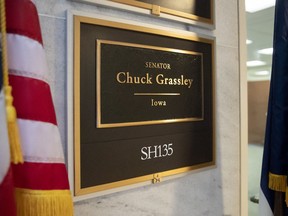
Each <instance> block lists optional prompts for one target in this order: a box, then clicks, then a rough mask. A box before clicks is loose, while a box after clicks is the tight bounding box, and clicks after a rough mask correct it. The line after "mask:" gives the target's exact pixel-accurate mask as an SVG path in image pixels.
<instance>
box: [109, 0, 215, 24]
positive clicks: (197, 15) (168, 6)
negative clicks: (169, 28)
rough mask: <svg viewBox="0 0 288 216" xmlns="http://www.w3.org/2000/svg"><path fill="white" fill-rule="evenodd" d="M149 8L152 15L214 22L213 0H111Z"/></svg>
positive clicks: (208, 22)
mask: <svg viewBox="0 0 288 216" xmlns="http://www.w3.org/2000/svg"><path fill="white" fill-rule="evenodd" d="M111 1H113V2H119V3H123V4H126V5H132V6H136V7H140V8H145V9H149V10H151V13H152V14H154V15H160V14H161V13H165V14H169V15H174V16H178V17H182V18H186V19H190V20H194V21H200V22H203V23H207V24H214V14H213V13H214V0H177V1H175V0H174V1H173V0H111Z"/></svg>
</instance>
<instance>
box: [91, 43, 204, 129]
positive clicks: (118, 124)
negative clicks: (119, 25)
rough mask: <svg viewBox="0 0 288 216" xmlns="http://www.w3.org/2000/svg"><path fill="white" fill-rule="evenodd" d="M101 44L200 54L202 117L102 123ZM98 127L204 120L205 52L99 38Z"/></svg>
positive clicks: (97, 72)
mask: <svg viewBox="0 0 288 216" xmlns="http://www.w3.org/2000/svg"><path fill="white" fill-rule="evenodd" d="M101 44H113V45H121V46H130V47H138V48H144V49H149V50H161V51H168V52H172V53H181V54H190V55H198V56H200V57H201V80H202V83H201V95H202V105H201V107H202V110H201V117H191V118H175V119H163V120H150V121H137V122H125V123H124V122H121V123H110V124H107V123H104V124H103V123H102V122H101V116H102V113H101ZM96 49H97V59H96V61H97V69H96V74H97V98H96V100H97V116H98V118H97V127H98V128H109V127H125V126H137V125H152V124H167V123H175V122H190V121H203V119H204V116H203V115H204V99H203V98H204V81H203V53H199V52H194V51H187V50H179V49H172V48H168V47H158V46H148V45H140V44H134V43H126V42H125V43H124V42H118V41H108V40H97V48H96ZM135 95H137V96H142V95H145V96H146V95H147V94H141V93H134V96H135ZM149 95H156V93H150V94H149ZM157 95H173V96H179V95H180V94H178V93H157Z"/></svg>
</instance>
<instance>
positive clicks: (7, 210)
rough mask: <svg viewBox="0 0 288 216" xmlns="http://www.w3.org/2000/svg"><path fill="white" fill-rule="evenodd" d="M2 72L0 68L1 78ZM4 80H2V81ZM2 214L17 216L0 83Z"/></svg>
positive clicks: (0, 203) (0, 192)
mask: <svg viewBox="0 0 288 216" xmlns="http://www.w3.org/2000/svg"><path fill="white" fill-rule="evenodd" d="M1 76H2V71H1V68H0V77H1ZM0 80H2V79H0ZM0 159H1V162H0V214H1V215H5V216H16V206H15V200H14V185H13V178H12V169H11V163H10V148H9V142H8V131H7V121H6V108H5V98H4V94H3V91H2V84H1V83H0Z"/></svg>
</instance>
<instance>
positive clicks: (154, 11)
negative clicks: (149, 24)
mask: <svg viewBox="0 0 288 216" xmlns="http://www.w3.org/2000/svg"><path fill="white" fill-rule="evenodd" d="M151 13H152V14H153V15H156V16H160V13H161V7H160V6H159V5H152V9H151Z"/></svg>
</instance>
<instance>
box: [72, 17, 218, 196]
mask: <svg viewBox="0 0 288 216" xmlns="http://www.w3.org/2000/svg"><path fill="white" fill-rule="evenodd" d="M73 79H74V109H73V110H74V167H75V168H74V174H75V181H74V182H75V196H79V195H84V194H89V193H94V192H98V191H103V190H108V189H112V188H116V187H121V186H125V185H130V184H134V183H139V182H144V181H151V182H153V183H156V182H159V181H161V178H164V177H166V176H170V175H174V174H179V173H183V172H187V171H190V170H194V169H199V168H203V167H209V166H213V165H214V164H215V146H214V87H213V83H214V40H211V39H207V38H201V37H198V36H197V35H196V34H193V35H192V34H187V35H186V34H184V33H177V32H175V31H164V30H158V29H156V28H147V27H142V26H138V25H132V24H126V23H120V22H112V21H108V20H102V19H95V18H89V17H84V16H76V15H75V16H74V78H73Z"/></svg>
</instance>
